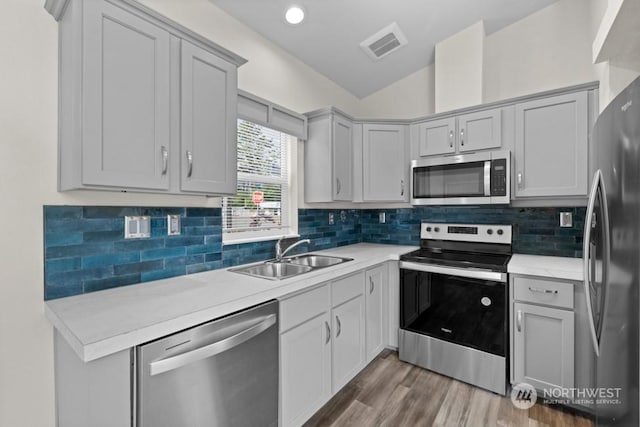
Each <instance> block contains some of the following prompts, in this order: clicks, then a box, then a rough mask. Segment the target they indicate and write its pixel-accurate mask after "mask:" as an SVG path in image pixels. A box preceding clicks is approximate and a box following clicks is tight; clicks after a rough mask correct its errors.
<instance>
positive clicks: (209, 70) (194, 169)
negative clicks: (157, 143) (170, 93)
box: [180, 40, 237, 194]
mask: <svg viewBox="0 0 640 427" xmlns="http://www.w3.org/2000/svg"><path fill="white" fill-rule="evenodd" d="M181 56H182V70H181V71H182V72H181V80H182V84H181V89H182V97H181V104H182V105H181V107H182V108H181V111H182V115H181V127H180V129H181V132H182V135H181V139H180V141H181V148H182V150H181V151H182V153H181V157H182V161H181V162H182V167H181V181H180V183H181V186H180V188H181V190H183V191H195V192H201V193H213V194H234V193H235V192H236V180H237V172H236V143H235V141H236V132H237V128H236V118H237V115H236V97H235V96H229V95H228V94H229V92H231V93H234V92H235V90H237V89H236V88H237V77H236V75H237V73H236V66H235V65H233V64H231V63H229V62H227V61H225V60H223V59H221V58H220V57H218V56H216V55H214V54H212V53H210V52H207V51H206V50H204V49H202V48H200V47H198V46H195V45H194V44H192V43H189V42H187V41H184V40H183V41H182V55H181ZM230 142H231V143H230Z"/></svg>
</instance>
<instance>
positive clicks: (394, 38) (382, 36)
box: [360, 22, 407, 61]
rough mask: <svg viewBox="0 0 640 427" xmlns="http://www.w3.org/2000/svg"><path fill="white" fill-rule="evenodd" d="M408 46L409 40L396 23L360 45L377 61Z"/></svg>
mask: <svg viewBox="0 0 640 427" xmlns="http://www.w3.org/2000/svg"><path fill="white" fill-rule="evenodd" d="M406 44H407V38H406V37H405V36H404V34H402V31H400V27H398V24H396V23H395V22H394V23H393V24H391V25H389V26H387V27H385V28H383V29H382V30H380V31H378V32H377V33H375V34H374V35H372V36H371V37H369V38H368V39H366V40H365V41H363V42H362V43H360V47H361V48H362V50H364V51H365V53H366V54H367V55H369V57H370V58H371V59H373V60H374V61H377V60H378V59H380V58H382V57H385V56H387V55H389V54H390V53H391V52H394V51H396V50H398V49H400V48H401V47H402V46H404V45H406Z"/></svg>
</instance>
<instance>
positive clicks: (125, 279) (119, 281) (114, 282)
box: [83, 274, 140, 293]
mask: <svg viewBox="0 0 640 427" xmlns="http://www.w3.org/2000/svg"><path fill="white" fill-rule="evenodd" d="M136 283H140V274H128V275H125V276H116V277H108V278H106V279H97V280H87V281H86V282H85V283H84V287H83V291H84V293H87V292H95V291H102V290H105V289H111V288H117V287H120V286H126V285H133V284H136Z"/></svg>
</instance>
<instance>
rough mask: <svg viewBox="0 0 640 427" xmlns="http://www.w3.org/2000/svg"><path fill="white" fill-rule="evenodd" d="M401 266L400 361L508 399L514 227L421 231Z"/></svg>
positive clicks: (430, 227) (423, 227)
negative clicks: (510, 264) (416, 246)
mask: <svg viewBox="0 0 640 427" xmlns="http://www.w3.org/2000/svg"><path fill="white" fill-rule="evenodd" d="M420 237H421V241H420V249H419V250H417V251H414V252H411V253H409V254H406V255H404V256H402V257H401V258H400V261H401V262H400V332H399V350H400V359H401V360H404V361H406V362H409V363H412V364H414V365H418V366H422V367H424V368H427V369H430V370H432V371H435V372H439V373H441V374H444V375H447V376H450V377H453V378H456V379H459V380H461V381H465V382H467V383H470V384H473V385H476V386H478V387H482V388H485V389H487V390H490V391H493V392H495V393H500V394H502V395H504V394H505V393H506V385H507V377H508V376H507V360H508V357H507V356H508V354H507V349H508V345H507V343H508V341H507V339H508V315H509V313H508V303H509V298H508V294H507V293H508V288H509V287H508V280H507V263H508V262H509V259H510V258H511V225H472V224H471V225H470V224H435V223H422V224H421V228H420Z"/></svg>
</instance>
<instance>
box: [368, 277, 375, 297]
mask: <svg viewBox="0 0 640 427" xmlns="http://www.w3.org/2000/svg"><path fill="white" fill-rule="evenodd" d="M374 289H375V284H374V283H373V277H371V276H369V293H370V294H372V293H373V290H374Z"/></svg>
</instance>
